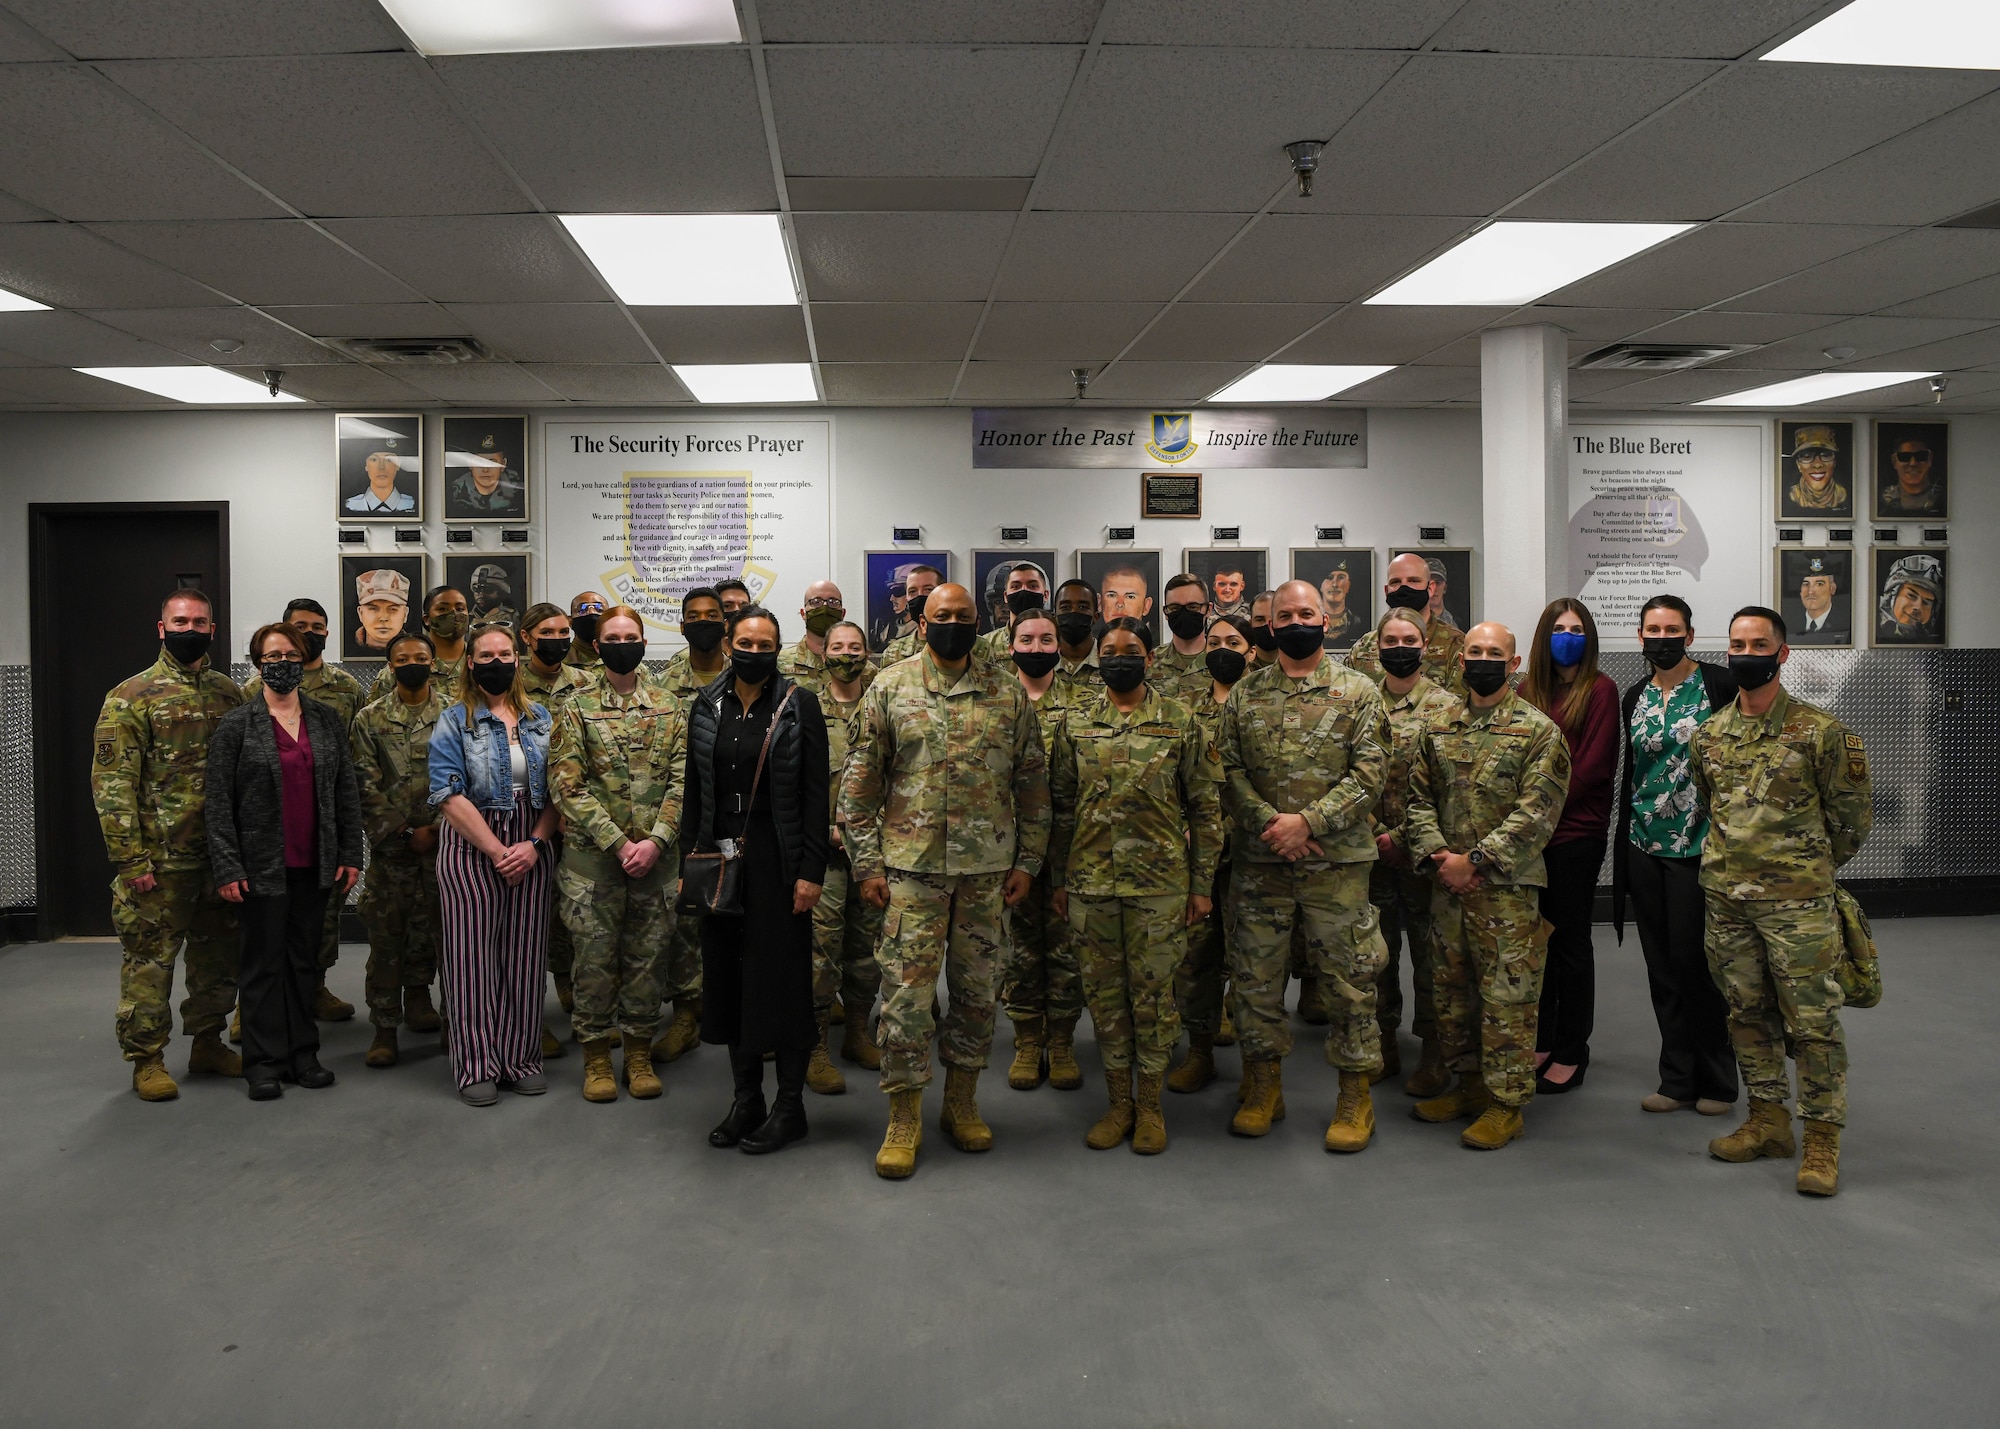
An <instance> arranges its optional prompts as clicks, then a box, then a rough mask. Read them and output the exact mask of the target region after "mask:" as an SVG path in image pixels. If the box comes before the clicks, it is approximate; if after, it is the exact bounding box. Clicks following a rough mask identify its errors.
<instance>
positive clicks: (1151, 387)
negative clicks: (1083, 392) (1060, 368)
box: [1071, 362, 1247, 404]
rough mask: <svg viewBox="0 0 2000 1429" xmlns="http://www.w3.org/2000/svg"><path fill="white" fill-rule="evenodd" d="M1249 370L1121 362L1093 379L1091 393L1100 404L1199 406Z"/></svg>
mask: <svg viewBox="0 0 2000 1429" xmlns="http://www.w3.org/2000/svg"><path fill="white" fill-rule="evenodd" d="M1246 370H1247V364H1245V363H1241V362H1121V363H1119V364H1118V365H1117V366H1115V367H1110V368H1107V369H1106V370H1105V371H1103V372H1101V373H1099V374H1098V375H1097V376H1095V377H1093V378H1091V380H1090V387H1089V389H1088V390H1089V392H1090V396H1091V399H1092V400H1094V401H1100V402H1134V403H1140V404H1144V403H1149V402H1162V403H1164V402H1200V401H1203V400H1205V399H1206V398H1208V397H1209V396H1211V395H1213V394H1214V393H1216V392H1219V391H1221V390H1222V389H1223V388H1224V387H1227V386H1228V385H1229V384H1230V383H1231V382H1234V381H1235V380H1236V379H1237V378H1238V377H1241V376H1242V375H1243V373H1244V372H1245V371H1246ZM1071 390H1072V391H1073V390H1074V389H1073V388H1072V389H1071Z"/></svg>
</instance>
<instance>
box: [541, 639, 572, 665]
mask: <svg viewBox="0 0 2000 1429" xmlns="http://www.w3.org/2000/svg"><path fill="white" fill-rule="evenodd" d="M573 644H575V642H574V641H573V640H571V639H570V638H569V637H568V636H567V635H564V636H548V637H544V638H543V639H540V640H537V641H536V642H535V658H536V659H537V660H540V661H541V662H542V663H543V664H544V665H560V664H562V662H563V661H565V660H567V659H568V658H569V650H570V646H571V645H573Z"/></svg>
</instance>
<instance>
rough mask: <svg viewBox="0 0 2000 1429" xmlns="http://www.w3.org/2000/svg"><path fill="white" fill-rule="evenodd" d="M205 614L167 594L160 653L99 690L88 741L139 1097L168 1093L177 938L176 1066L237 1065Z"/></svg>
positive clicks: (226, 685)
mask: <svg viewBox="0 0 2000 1429" xmlns="http://www.w3.org/2000/svg"><path fill="white" fill-rule="evenodd" d="M212 612H213V607H212V606H211V604H210V603H209V599H208V597H207V596H205V595H203V594H202V593H201V592H199V591H193V590H185V591H176V592H175V593H174V594H172V595H170V596H168V597H167V599H166V600H165V601H164V602H163V603H162V604H161V606H160V618H159V622H158V626H159V632H160V645H161V649H160V658H159V659H158V660H156V661H154V662H153V665H152V667H151V668H150V669H148V670H145V671H144V672H142V673H140V674H137V675H134V676H133V677H132V678H131V679H129V680H127V681H125V682H124V683H123V684H121V685H119V686H118V687H117V688H115V689H113V690H112V691H111V693H110V694H108V695H106V696H105V697H104V708H103V710H102V711H101V712H100V713H99V714H98V716H97V728H96V730H95V731H94V733H93V734H92V737H91V742H92V746H93V749H94V751H95V752H94V754H93V755H92V759H91V765H90V792H91V798H92V801H93V802H94V803H95V804H96V805H97V822H98V825H99V826H100V827H101V828H102V829H103V831H104V850H105V852H106V853H107V854H108V855H110V858H111V866H112V868H113V869H114V870H115V876H114V877H113V878H112V880H111V925H112V927H113V928H115V929H116V930H117V932H118V941H119V944H120V946H121V947H122V948H123V957H122V959H121V961H120V964H119V970H118V1021H117V1028H118V1045H119V1047H120V1049H121V1050H122V1051H123V1052H124V1054H125V1060H126V1061H128V1062H130V1063H132V1089H133V1090H134V1091H135V1092H137V1093H138V1094H139V1096H140V1098H141V1099H142V1100H144V1101H166V1100H169V1099H170V1098H172V1097H175V1096H178V1095H179V1094H180V1088H179V1087H177V1086H175V1085H174V1079H173V1078H172V1077H170V1076H169V1075H167V1068H166V1062H165V1059H164V1056H163V1054H164V1053H165V1051H166V1046H167V1042H168V1039H169V1038H171V1037H172V1036H173V1030H174V1021H173V1012H172V1008H171V1006H170V1005H169V1004H170V999H171V997H172V994H173V987H174V956H175V954H177V953H178V952H180V950H181V945H182V944H183V943H185V944H186V945H187V974H186V979H187V997H186V998H185V999H184V1000H183V1001H182V1003H181V1028H182V1030H183V1031H185V1032H186V1033H187V1035H188V1036H190V1037H192V1038H193V1039H194V1046H193V1048H192V1049H191V1050H190V1052H189V1055H188V1070H189V1071H190V1072H213V1073H215V1074H216V1075H218V1076H224V1077H240V1076H242V1075H243V1063H242V1060H241V1059H240V1058H238V1057H237V1055H236V1054H235V1053H234V1052H231V1051H230V1050H229V1049H228V1048H227V1047H225V1046H223V1045H222V1036H221V1033H222V1025H223V1023H224V1022H225V1021H226V1020H227V1019H228V1017H229V1009H230V1006H231V1005H232V1004H233V1003H234V1002H235V1000H236V964H237V954H238V949H237V945H236V918H235V916H234V914H233V913H232V912H231V911H230V908H229V905H228V904H227V903H225V902H223V901H222V895H221V894H219V893H217V892H216V890H215V879H214V878H213V877H212V876H211V874H210V871H209V864H208V826H207V821H206V820H205V819H204V817H203V804H202V801H203V797H204V789H205V786H206V782H207V780H206V776H207V772H208V763H207V761H208V741H209V736H210V735H211V734H212V733H213V732H214V730H215V726H216V724H217V723H218V722H219V721H220V720H221V719H222V717H223V716H224V715H226V714H228V713H229V712H230V711H231V710H233V709H235V708H236V706H237V705H239V704H241V703H242V702H243V695H242V692H241V691H240V690H238V689H237V688H236V686H235V684H234V683H232V682H231V680H230V679H229V677H228V676H227V675H224V674H222V673H220V672H219V671H217V670H214V669H211V668H210V667H209V662H208V658H207V655H208V647H209V644H210V642H211V641H212V640H213V639H214V636H215V620H214V615H213V613H212Z"/></svg>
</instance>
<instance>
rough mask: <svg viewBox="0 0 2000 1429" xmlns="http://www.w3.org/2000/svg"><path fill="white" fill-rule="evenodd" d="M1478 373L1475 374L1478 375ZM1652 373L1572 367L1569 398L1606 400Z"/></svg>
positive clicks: (1584, 400) (1582, 400)
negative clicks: (1612, 394)
mask: <svg viewBox="0 0 2000 1429" xmlns="http://www.w3.org/2000/svg"><path fill="white" fill-rule="evenodd" d="M1477 375H1478V374H1476V373H1475V374H1474V376H1475V377H1476V376H1477ZM1651 375H1652V374H1650V373H1646V372H1634V371H1632V370H1631V369H1629V368H1623V369H1620V368H1588V369H1584V368H1574V367H1573V368H1571V369H1570V373H1569V399H1570V401H1572V402H1594V401H1602V400H1605V399H1606V398H1607V397H1608V395H1609V394H1611V393H1613V392H1617V391H1619V390H1621V389H1623V388H1626V387H1630V386H1631V385H1632V384H1633V383H1634V382H1641V381H1644V380H1645V379H1646V378H1647V377H1649V376H1651Z"/></svg>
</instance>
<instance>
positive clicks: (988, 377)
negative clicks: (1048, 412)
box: [952, 362, 1076, 402]
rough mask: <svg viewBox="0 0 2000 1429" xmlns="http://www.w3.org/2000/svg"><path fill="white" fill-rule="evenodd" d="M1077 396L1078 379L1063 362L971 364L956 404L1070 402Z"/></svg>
mask: <svg viewBox="0 0 2000 1429" xmlns="http://www.w3.org/2000/svg"><path fill="white" fill-rule="evenodd" d="M1075 396H1076V379H1075V378H1073V377H1071V376H1070V373H1069V368H1067V367H1065V366H1064V365H1063V364H1062V363H1060V362H970V363H967V364H966V368H965V376H964V377H962V378H961V379H960V380H959V384H958V390H957V391H956V392H954V393H953V394H952V399H953V400H954V401H957V402H1067V401H1070V400H1071V399H1073V398H1074V397H1075Z"/></svg>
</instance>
